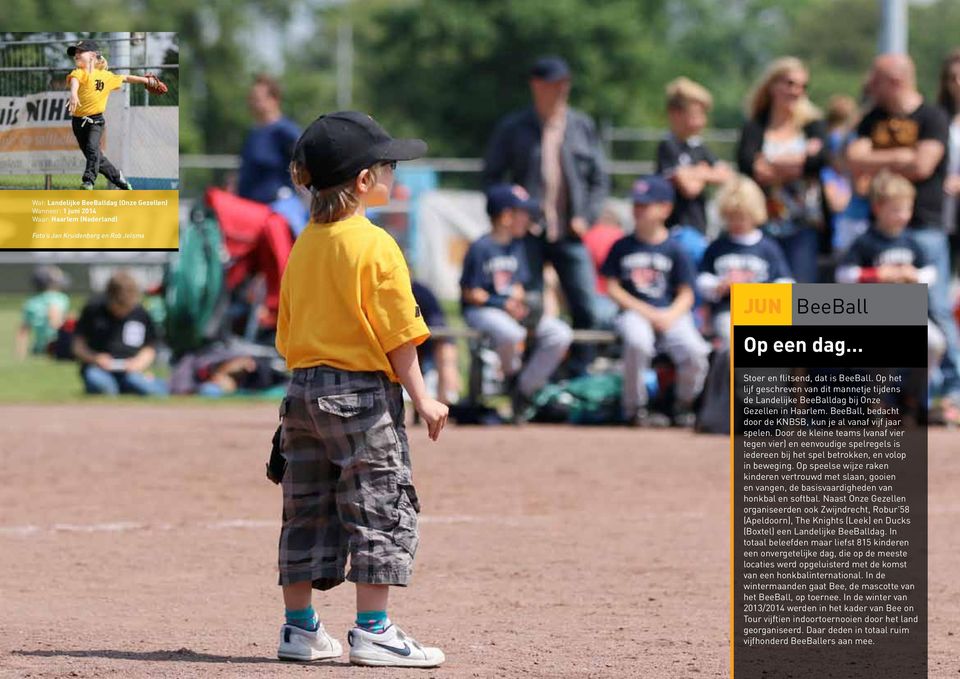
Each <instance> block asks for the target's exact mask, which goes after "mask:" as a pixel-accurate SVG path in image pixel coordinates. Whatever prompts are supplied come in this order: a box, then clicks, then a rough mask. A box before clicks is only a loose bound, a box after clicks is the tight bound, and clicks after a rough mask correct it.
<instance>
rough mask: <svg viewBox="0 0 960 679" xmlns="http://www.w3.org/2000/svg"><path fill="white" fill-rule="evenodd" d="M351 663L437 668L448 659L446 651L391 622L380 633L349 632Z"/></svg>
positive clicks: (360, 630) (355, 628) (353, 630)
mask: <svg viewBox="0 0 960 679" xmlns="http://www.w3.org/2000/svg"><path fill="white" fill-rule="evenodd" d="M347 641H348V642H349V643H350V662H351V663H353V664H354V665H390V666H397V667H436V666H437V665H439V664H441V663H442V662H443V661H444V660H446V658H445V657H444V655H443V651H441V650H440V649H439V648H433V647H431V646H421V645H420V643H419V642H418V641H417V640H416V639H414V638H412V637H408V636H407V635H406V634H404V633H403V630H401V629H400V628H399V627H397V626H396V625H390V626H389V627H387V629H385V630H383V631H382V632H380V633H379V634H377V633H374V632H368V631H366V630H364V629H361V628H359V627H354V628H353V629H352V630H350V631H349V632H348V633H347Z"/></svg>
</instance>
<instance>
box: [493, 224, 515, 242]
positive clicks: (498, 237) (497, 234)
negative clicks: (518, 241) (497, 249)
mask: <svg viewBox="0 0 960 679" xmlns="http://www.w3.org/2000/svg"><path fill="white" fill-rule="evenodd" d="M490 237H491V238H493V240H494V242H495V243H500V244H501V245H506V244H507V243H509V242H510V241H512V240H513V236H512V235H511V234H510V229H508V228H507V227H505V226H494V227H493V231H491V232H490Z"/></svg>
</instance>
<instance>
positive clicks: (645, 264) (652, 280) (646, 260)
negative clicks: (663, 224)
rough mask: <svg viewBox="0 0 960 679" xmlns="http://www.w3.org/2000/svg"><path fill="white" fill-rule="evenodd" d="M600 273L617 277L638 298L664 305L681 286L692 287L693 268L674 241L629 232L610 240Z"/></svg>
mask: <svg viewBox="0 0 960 679" xmlns="http://www.w3.org/2000/svg"><path fill="white" fill-rule="evenodd" d="M600 273H601V274H603V275H604V276H606V277H607V278H616V279H617V281H618V282H619V283H620V286H621V287H622V288H623V289H624V290H626V291H627V292H629V293H630V294H631V295H633V296H634V297H636V298H637V299H639V300H640V301H642V302H646V303H647V304H650V305H653V306H655V307H660V308H664V307H668V306H670V305H671V304H673V300H675V299H676V298H677V291H678V289H679V288H680V286H682V285H689V286H690V287H691V288H693V286H694V277H695V274H696V270H695V268H694V266H693V262H692V261H691V260H690V257H689V256H688V255H687V253H686V252H684V250H683V249H682V248H681V247H680V245H679V244H678V243H677V242H676V241H674V240H672V239H670V238H667V239H666V240H664V241H663V242H662V243H656V244H651V243H645V242H643V241H641V240H638V239H637V237H636V236H635V235H633V234H631V235H628V236H624V237H623V238H621V239H620V240H618V241H617V242H616V243H614V244H613V247H612V248H610V253H609V254H608V255H607V258H606V260H604V262H603V266H601V267H600Z"/></svg>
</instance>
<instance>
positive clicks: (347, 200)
mask: <svg viewBox="0 0 960 679" xmlns="http://www.w3.org/2000/svg"><path fill="white" fill-rule="evenodd" d="M384 165H385V163H378V164H376V165H374V166H372V167H370V168H368V169H369V170H370V175H371V177H372V179H373V181H375V182H376V181H378V180H379V179H380V172H381V170H382V169H383V167H384ZM290 178H291V179H292V180H293V184H294V186H296V187H297V188H300V189H303V190H306V191H309V192H310V195H311V198H310V219H312V220H313V221H314V222H315V223H317V224H329V223H331V222H336V221H339V220H341V219H343V218H345V217H348V216H349V215H351V214H353V213H354V212H356V210H357V207H358V206H359V205H360V196H359V195H357V178H356V177H351V178H350V179H349V180H347V181H345V182H343V183H342V184H337V185H336V186H331V187H328V188H325V189H317V188H314V187H313V186H311V183H312V182H313V178H312V177H311V176H310V170H308V169H307V166H306V165H305V164H303V163H300V162H298V161H297V160H294V161H293V162H291V163H290Z"/></svg>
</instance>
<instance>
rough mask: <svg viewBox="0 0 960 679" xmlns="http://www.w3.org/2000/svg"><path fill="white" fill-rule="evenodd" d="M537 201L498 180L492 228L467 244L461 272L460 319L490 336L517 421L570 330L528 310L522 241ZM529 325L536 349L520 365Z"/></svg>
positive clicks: (490, 207)
mask: <svg viewBox="0 0 960 679" xmlns="http://www.w3.org/2000/svg"><path fill="white" fill-rule="evenodd" d="M537 209H538V206H537V203H536V201H534V200H531V199H530V198H529V197H528V196H526V193H525V192H524V191H523V189H522V188H521V187H519V186H510V185H509V184H496V185H494V186H491V187H490V188H489V189H488V190H487V214H488V215H489V216H490V221H491V224H492V225H493V230H492V231H491V232H490V233H489V234H487V235H485V236H482V237H481V238H479V239H478V240H476V241H474V242H473V243H471V244H470V248H469V250H467V255H466V257H465V258H464V262H463V272H462V274H461V276H460V290H461V303H462V305H463V317H464V319H465V320H466V322H467V325H469V326H470V327H471V328H474V329H475V330H479V331H480V332H482V333H484V334H485V335H488V336H489V337H490V338H491V339H492V340H493V344H494V346H495V347H496V350H497V354H498V355H499V356H500V364H501V367H502V369H503V374H504V375H505V376H506V377H507V380H508V382H509V383H510V384H511V386H510V389H509V391H510V395H511V397H512V400H513V406H514V412H513V418H514V420H515V421H519V420H522V419H524V410H525V409H526V404H527V402H528V401H529V399H530V397H532V396H533V395H534V394H535V393H536V392H537V391H538V390H539V389H540V388H541V387H542V386H543V385H545V384H546V383H547V380H549V379H550V375H551V374H553V371H554V370H556V369H557V366H559V365H560V362H561V361H562V360H563V357H564V355H566V353H567V349H569V348H570V344H571V342H572V341H573V331H572V330H571V329H570V326H568V325H567V324H566V323H564V322H563V321H561V320H560V319H559V318H554V317H550V316H544V315H542V314H540V315H538V314H536V313H535V312H534V311H533V310H531V308H530V300H528V299H527V295H526V292H525V290H524V286H526V285H529V284H530V271H529V269H528V266H527V255H526V252H525V251H524V245H523V239H524V236H525V235H526V233H527V229H528V227H529V224H530V212H531V211H532V212H536V211H537ZM528 328H530V329H532V330H533V335H534V348H533V351H532V353H531V355H530V358H529V360H528V361H527V362H526V365H523V366H521V357H522V356H523V346H524V344H525V343H526V340H527V330H528Z"/></svg>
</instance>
